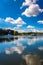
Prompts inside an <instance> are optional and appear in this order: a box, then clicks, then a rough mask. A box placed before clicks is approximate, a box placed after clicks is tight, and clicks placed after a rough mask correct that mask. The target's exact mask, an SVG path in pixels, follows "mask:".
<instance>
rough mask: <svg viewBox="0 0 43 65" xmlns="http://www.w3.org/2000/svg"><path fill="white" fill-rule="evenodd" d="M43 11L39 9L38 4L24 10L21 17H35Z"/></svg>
mask: <svg viewBox="0 0 43 65" xmlns="http://www.w3.org/2000/svg"><path fill="white" fill-rule="evenodd" d="M42 12H43V9H40V7H39V5H38V4H32V5H30V6H29V7H28V8H26V10H25V11H24V12H23V13H22V15H25V16H27V17H31V16H37V15H39V13H42Z"/></svg>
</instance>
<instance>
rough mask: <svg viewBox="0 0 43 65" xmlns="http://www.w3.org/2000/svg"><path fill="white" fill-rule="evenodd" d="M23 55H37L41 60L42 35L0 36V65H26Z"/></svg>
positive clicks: (42, 56)
mask: <svg viewBox="0 0 43 65" xmlns="http://www.w3.org/2000/svg"><path fill="white" fill-rule="evenodd" d="M25 55H37V56H38V57H40V60H42V61H43V36H41V37H40V36H12V37H11V36H9V37H8V36H4V37H3V36H2V37H0V65H27V64H26V61H25V59H24V57H25ZM41 65H43V62H42V64H41Z"/></svg>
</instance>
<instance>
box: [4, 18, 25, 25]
mask: <svg viewBox="0 0 43 65" xmlns="http://www.w3.org/2000/svg"><path fill="white" fill-rule="evenodd" d="M5 22H10V23H12V24H18V25H23V24H26V23H25V22H24V21H23V20H22V18H20V17H18V19H16V20H14V19H13V18H11V17H7V18H6V19H5Z"/></svg>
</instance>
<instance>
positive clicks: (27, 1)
mask: <svg viewBox="0 0 43 65" xmlns="http://www.w3.org/2000/svg"><path fill="white" fill-rule="evenodd" d="M36 1H37V0H25V2H23V4H22V7H24V6H30V5H31V4H34V3H36ZM22 7H21V8H22Z"/></svg>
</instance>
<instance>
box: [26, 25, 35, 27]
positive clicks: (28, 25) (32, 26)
mask: <svg viewBox="0 0 43 65" xmlns="http://www.w3.org/2000/svg"><path fill="white" fill-rule="evenodd" d="M27 28H35V27H34V26H31V25H28V26H27Z"/></svg>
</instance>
